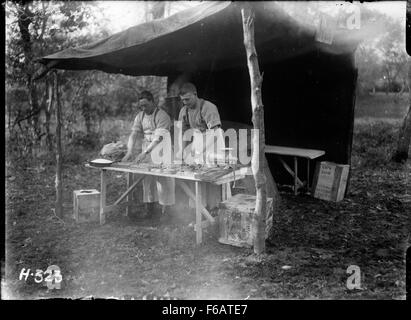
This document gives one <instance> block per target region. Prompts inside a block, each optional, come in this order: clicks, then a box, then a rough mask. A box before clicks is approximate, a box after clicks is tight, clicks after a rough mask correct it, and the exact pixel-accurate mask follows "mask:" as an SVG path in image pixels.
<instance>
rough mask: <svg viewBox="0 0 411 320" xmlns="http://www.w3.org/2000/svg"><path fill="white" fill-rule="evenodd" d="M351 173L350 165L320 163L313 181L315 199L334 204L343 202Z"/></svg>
mask: <svg viewBox="0 0 411 320" xmlns="http://www.w3.org/2000/svg"><path fill="white" fill-rule="evenodd" d="M349 171H350V166H349V165H348V164H337V163H333V162H327V161H322V162H320V163H318V164H317V167H316V171H315V174H314V181H313V190H314V198H318V199H322V200H328V201H334V202H338V201H341V200H343V199H344V195H345V190H346V188H347V180H348V174H349Z"/></svg>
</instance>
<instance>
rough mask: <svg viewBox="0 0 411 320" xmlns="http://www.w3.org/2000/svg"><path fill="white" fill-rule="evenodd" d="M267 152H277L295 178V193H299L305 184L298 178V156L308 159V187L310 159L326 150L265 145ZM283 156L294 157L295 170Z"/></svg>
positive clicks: (308, 184) (308, 185)
mask: <svg viewBox="0 0 411 320" xmlns="http://www.w3.org/2000/svg"><path fill="white" fill-rule="evenodd" d="M265 153H271V154H275V155H277V156H279V157H278V159H279V160H280V162H281V163H282V165H283V166H284V168H285V169H286V170H287V172H288V173H289V174H290V175H291V176H292V177H293V178H294V194H295V195H297V191H298V189H299V188H300V187H302V186H304V183H303V182H302V181H301V180H300V179H299V178H298V166H297V157H300V158H305V159H307V182H306V184H307V189H308V190H309V187H310V160H313V159H316V158H319V157H321V156H323V155H324V154H325V151H324V150H315V149H303V148H291V147H284V146H270V145H266V146H265ZM281 156H291V157H293V158H294V171H293V170H292V169H291V168H290V167H289V166H288V165H287V163H285V161H284V160H283V159H282V158H281Z"/></svg>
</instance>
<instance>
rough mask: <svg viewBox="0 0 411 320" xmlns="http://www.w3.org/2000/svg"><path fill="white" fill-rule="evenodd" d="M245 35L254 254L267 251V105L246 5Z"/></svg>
mask: <svg viewBox="0 0 411 320" xmlns="http://www.w3.org/2000/svg"><path fill="white" fill-rule="evenodd" d="M241 15H242V20H243V32H244V47H245V50H246V54H247V65H248V71H249V75H250V85H251V107H252V111H253V119H252V120H253V125H254V129H257V130H258V131H257V134H255V135H254V136H253V137H252V139H253V153H252V157H251V168H252V171H253V176H254V180H255V187H256V195H257V200H256V208H255V213H254V219H253V229H252V232H253V244H254V252H255V253H257V254H259V253H263V252H264V251H265V229H266V207H267V188H266V177H265V175H264V169H265V166H266V161H265V154H264V146H265V134H264V106H263V103H262V99H261V84H262V81H263V78H262V76H261V74H260V69H259V66H258V58H257V52H256V49H255V45H254V17H255V15H254V11H252V9H251V8H250V7H249V6H248V5H245V6H244V7H243V8H242V9H241Z"/></svg>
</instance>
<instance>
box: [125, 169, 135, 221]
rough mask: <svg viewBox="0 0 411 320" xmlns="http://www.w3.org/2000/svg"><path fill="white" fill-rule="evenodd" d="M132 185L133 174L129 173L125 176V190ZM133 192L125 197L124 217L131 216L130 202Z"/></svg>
mask: <svg viewBox="0 0 411 320" xmlns="http://www.w3.org/2000/svg"><path fill="white" fill-rule="evenodd" d="M132 184H133V174H132V173H131V172H129V173H128V174H127V189H128V188H130V187H131V185H132ZM133 193H134V192H133V191H132V192H130V193H129V194H128V196H127V208H126V216H129V215H130V214H131V210H132V202H133Z"/></svg>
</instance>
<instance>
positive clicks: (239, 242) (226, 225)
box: [218, 194, 273, 247]
mask: <svg viewBox="0 0 411 320" xmlns="http://www.w3.org/2000/svg"><path fill="white" fill-rule="evenodd" d="M255 203H256V196H254V195H249V194H236V195H235V196H233V197H231V198H230V199H228V200H226V201H223V202H221V203H220V206H219V210H218V217H219V229H220V238H219V239H218V241H219V242H220V243H223V244H230V245H233V246H237V247H252V246H253V239H252V223H253V215H254V210H255ZM266 212H267V215H266V235H265V236H266V238H267V237H268V233H269V231H270V228H271V226H272V215H273V199H272V198H267V211H266Z"/></svg>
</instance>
